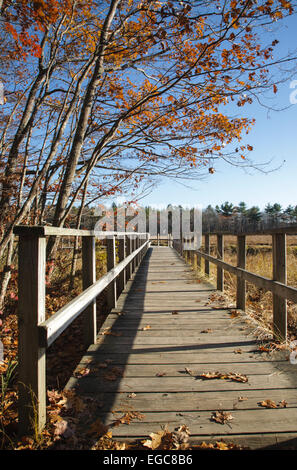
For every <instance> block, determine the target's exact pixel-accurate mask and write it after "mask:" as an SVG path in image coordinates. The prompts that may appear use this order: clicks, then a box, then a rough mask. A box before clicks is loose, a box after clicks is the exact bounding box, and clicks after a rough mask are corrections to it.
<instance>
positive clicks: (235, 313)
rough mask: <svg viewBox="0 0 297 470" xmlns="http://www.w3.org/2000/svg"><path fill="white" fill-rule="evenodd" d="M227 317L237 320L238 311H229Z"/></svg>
mask: <svg viewBox="0 0 297 470" xmlns="http://www.w3.org/2000/svg"><path fill="white" fill-rule="evenodd" d="M229 315H230V317H231V318H237V317H239V315H240V311H239V310H231V311H230V313H229Z"/></svg>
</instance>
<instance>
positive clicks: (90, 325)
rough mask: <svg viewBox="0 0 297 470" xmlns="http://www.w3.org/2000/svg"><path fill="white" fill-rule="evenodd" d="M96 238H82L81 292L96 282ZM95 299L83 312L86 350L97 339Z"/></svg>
mask: <svg viewBox="0 0 297 470" xmlns="http://www.w3.org/2000/svg"><path fill="white" fill-rule="evenodd" d="M95 243H96V238H95V237H82V279H83V290H85V289H87V288H88V287H89V286H91V285H92V284H94V283H95V282H96V245H95ZM96 322H97V320H96V299H94V300H93V302H92V303H91V304H90V305H89V306H88V307H87V308H86V310H85V311H84V344H85V347H86V348H88V347H89V346H90V345H91V344H95V343H96V337H97V323H96Z"/></svg>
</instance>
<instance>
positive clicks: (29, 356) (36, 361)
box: [18, 235, 46, 435]
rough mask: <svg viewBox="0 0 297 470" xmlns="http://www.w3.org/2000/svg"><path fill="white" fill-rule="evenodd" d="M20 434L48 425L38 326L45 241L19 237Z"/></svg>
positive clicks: (41, 311)
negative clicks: (46, 423)
mask: <svg viewBox="0 0 297 470" xmlns="http://www.w3.org/2000/svg"><path fill="white" fill-rule="evenodd" d="M18 256H19V280H18V285H19V287H18V290H19V293H18V296H19V301H18V305H19V312H18V321H19V340H18V341H19V344H18V360H19V382H18V388H19V433H20V435H24V434H27V433H28V432H31V431H32V430H33V429H34V428H35V427H37V429H38V431H41V430H42V429H43V427H44V425H45V422H46V379H45V371H46V349H45V348H41V347H39V339H38V328H37V327H38V324H39V323H41V322H43V321H44V320H45V264H46V239H45V237H39V236H32V237H31V236H30V235H29V236H22V235H20V237H19V247H18Z"/></svg>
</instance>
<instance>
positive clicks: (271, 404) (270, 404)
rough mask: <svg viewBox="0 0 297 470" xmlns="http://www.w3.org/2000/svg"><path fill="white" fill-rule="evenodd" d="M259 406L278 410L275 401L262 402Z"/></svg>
mask: <svg viewBox="0 0 297 470" xmlns="http://www.w3.org/2000/svg"><path fill="white" fill-rule="evenodd" d="M258 405H259V406H263V407H264V408H277V404H276V403H275V402H274V401H273V400H265V401H260V402H259V403H258Z"/></svg>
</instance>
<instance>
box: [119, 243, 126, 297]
mask: <svg viewBox="0 0 297 470" xmlns="http://www.w3.org/2000/svg"><path fill="white" fill-rule="evenodd" d="M118 240H119V262H121V261H123V260H124V259H125V258H126V236H125V235H119V238H118ZM125 285H126V269H123V271H122V272H121V273H120V274H119V279H118V293H117V294H118V296H119V295H120V294H121V293H122V291H123V290H124V289H125Z"/></svg>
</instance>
